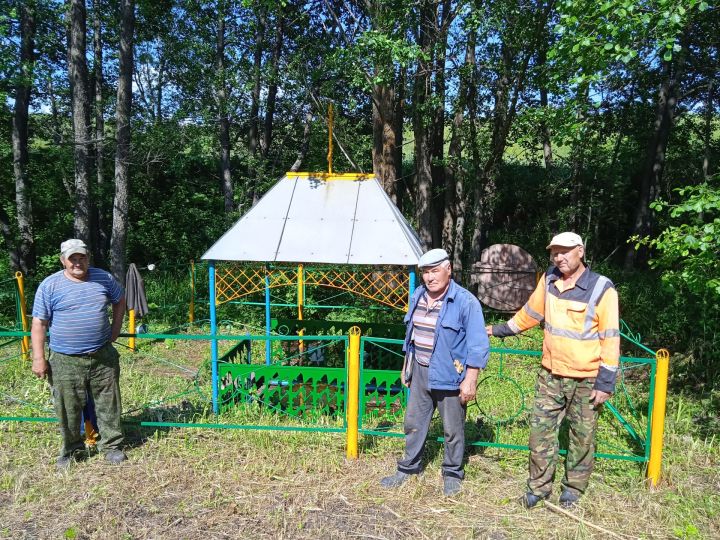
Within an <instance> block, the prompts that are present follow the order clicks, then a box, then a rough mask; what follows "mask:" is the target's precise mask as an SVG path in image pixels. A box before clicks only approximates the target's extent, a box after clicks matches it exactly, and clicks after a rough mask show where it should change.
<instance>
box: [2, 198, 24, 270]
mask: <svg viewBox="0 0 720 540" xmlns="http://www.w3.org/2000/svg"><path fill="white" fill-rule="evenodd" d="M0 235H1V236H2V238H3V240H4V241H5V246H6V247H7V251H8V256H9V260H10V269H11V270H12V271H13V272H17V271H18V270H20V258H19V257H18V252H17V247H16V245H15V235H14V234H13V231H12V227H11V226H10V216H8V214H7V212H6V211H5V207H4V206H3V205H2V204H0Z"/></svg>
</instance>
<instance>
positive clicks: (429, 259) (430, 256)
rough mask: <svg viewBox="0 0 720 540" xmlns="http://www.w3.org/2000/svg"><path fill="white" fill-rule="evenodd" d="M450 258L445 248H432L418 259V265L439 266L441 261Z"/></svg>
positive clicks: (424, 266)
mask: <svg viewBox="0 0 720 540" xmlns="http://www.w3.org/2000/svg"><path fill="white" fill-rule="evenodd" d="M449 259H450V256H449V255H448V254H447V251H445V250H444V249H431V250H430V251H428V252H427V253H423V254H422V256H421V257H420V259H419V260H418V267H419V268H429V267H432V266H437V265H438V264H440V263H441V262H444V261H447V260H449Z"/></svg>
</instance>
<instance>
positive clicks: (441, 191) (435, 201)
mask: <svg viewBox="0 0 720 540" xmlns="http://www.w3.org/2000/svg"><path fill="white" fill-rule="evenodd" d="M451 4H452V3H451V2H450V0H443V1H442V11H441V13H440V19H439V20H438V19H437V18H436V19H435V28H434V30H433V48H432V50H433V52H434V58H433V66H434V68H433V71H434V72H435V80H434V85H433V86H434V89H435V96H434V99H433V101H434V103H435V104H436V105H435V107H434V109H433V119H432V126H431V128H430V133H431V139H430V171H431V174H432V186H433V188H432V237H433V247H445V248H446V249H451V246H448V245H445V244H444V243H443V223H444V221H445V219H446V217H445V214H446V212H452V211H453V209H452V208H448V207H446V206H445V202H446V197H445V194H446V189H447V185H446V182H447V181H446V178H445V167H446V166H445V58H446V56H447V37H448V29H449V26H450V23H451V22H452V20H453V18H454V15H453V11H452V9H451ZM450 191H451V193H450V194H449V197H450V199H451V200H452V199H453V198H454V193H453V190H452V189H451V190H450ZM451 219H452V218H451Z"/></svg>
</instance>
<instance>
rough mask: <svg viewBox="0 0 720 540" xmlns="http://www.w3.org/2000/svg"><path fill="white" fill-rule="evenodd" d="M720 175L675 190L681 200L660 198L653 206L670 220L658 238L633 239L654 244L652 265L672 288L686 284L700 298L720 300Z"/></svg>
mask: <svg viewBox="0 0 720 540" xmlns="http://www.w3.org/2000/svg"><path fill="white" fill-rule="evenodd" d="M719 180H720V178H719V177H716V178H715V179H714V180H711V181H709V182H703V183H702V184H699V185H696V186H685V187H682V188H678V189H676V190H675V191H676V192H677V194H678V196H679V197H680V201H679V202H677V203H670V202H667V201H663V200H657V201H655V202H653V203H652V204H651V208H653V210H655V211H656V212H657V213H658V214H660V215H661V216H662V217H664V218H666V219H667V220H668V221H669V224H668V226H667V227H666V228H665V229H664V230H663V231H662V232H661V233H660V234H659V235H658V236H656V237H654V238H651V237H649V236H648V237H645V238H642V239H641V238H637V237H634V238H632V239H631V240H632V241H634V242H636V243H637V245H646V246H650V247H652V248H653V249H654V251H655V256H654V257H653V259H652V260H651V262H650V264H651V266H652V267H654V268H658V269H662V270H663V272H664V274H663V279H664V280H665V282H666V283H667V284H668V286H670V287H675V286H676V285H678V284H682V285H684V286H685V287H687V289H688V290H689V291H690V292H691V293H693V294H695V295H698V296H700V297H704V296H705V295H706V294H709V295H710V296H712V297H714V298H715V300H716V301H718V300H720V183H719Z"/></svg>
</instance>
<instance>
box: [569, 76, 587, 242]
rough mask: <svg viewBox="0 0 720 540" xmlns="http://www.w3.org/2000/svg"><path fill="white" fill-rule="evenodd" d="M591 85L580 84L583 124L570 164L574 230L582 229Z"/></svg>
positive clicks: (579, 110)
mask: <svg viewBox="0 0 720 540" xmlns="http://www.w3.org/2000/svg"><path fill="white" fill-rule="evenodd" d="M589 89H590V86H589V84H588V83H587V82H584V83H582V84H581V85H580V87H579V88H578V92H577V112H576V115H575V118H576V122H577V124H578V125H579V126H581V128H580V131H579V132H578V133H577V134H576V135H575V141H574V142H573V148H572V162H571V163H572V164H571V166H570V171H571V172H570V186H571V190H572V191H571V192H570V193H571V194H570V218H569V221H570V228H571V229H572V230H574V231H577V230H579V229H580V218H581V214H582V210H581V206H582V205H581V202H580V191H581V188H582V177H581V176H582V173H583V171H584V170H585V146H586V144H587V140H586V137H585V133H584V131H583V128H584V126H585V125H586V122H587V106H588V97H589V94H588V92H589Z"/></svg>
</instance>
